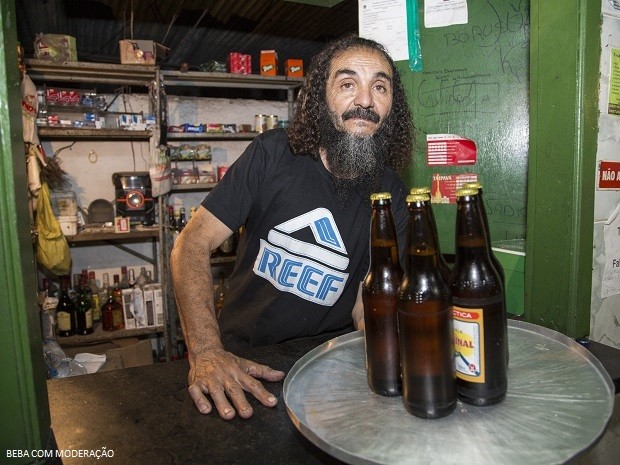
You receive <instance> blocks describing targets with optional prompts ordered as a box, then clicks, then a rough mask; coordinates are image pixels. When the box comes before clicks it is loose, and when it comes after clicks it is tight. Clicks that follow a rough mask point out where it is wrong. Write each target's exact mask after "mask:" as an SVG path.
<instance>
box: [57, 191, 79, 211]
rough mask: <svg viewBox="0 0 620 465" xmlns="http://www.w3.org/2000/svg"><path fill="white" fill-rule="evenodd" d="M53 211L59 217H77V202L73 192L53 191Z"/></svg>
mask: <svg viewBox="0 0 620 465" xmlns="http://www.w3.org/2000/svg"><path fill="white" fill-rule="evenodd" d="M52 211H53V212H54V215H56V216H57V217H61V216H76V215H77V200H76V198H75V192H73V191H53V192H52Z"/></svg>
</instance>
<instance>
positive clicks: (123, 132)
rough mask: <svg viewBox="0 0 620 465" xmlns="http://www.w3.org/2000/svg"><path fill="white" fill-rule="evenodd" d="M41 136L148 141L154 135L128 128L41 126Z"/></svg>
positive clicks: (49, 137)
mask: <svg viewBox="0 0 620 465" xmlns="http://www.w3.org/2000/svg"><path fill="white" fill-rule="evenodd" d="M38 133H39V137H40V138H42V139H56V140H73V139H84V140H97V139H101V140H105V139H113V140H144V141H147V140H149V138H150V137H151V136H152V135H153V131H129V130H127V129H110V128H102V129H94V128H70V127H50V126H47V127H46V126H40V127H39V128H38Z"/></svg>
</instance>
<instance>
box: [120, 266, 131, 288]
mask: <svg viewBox="0 0 620 465" xmlns="http://www.w3.org/2000/svg"><path fill="white" fill-rule="evenodd" d="M119 287H120V288H121V289H129V288H130V287H131V286H130V285H129V275H128V274H127V267H126V266H121V280H120V282H119Z"/></svg>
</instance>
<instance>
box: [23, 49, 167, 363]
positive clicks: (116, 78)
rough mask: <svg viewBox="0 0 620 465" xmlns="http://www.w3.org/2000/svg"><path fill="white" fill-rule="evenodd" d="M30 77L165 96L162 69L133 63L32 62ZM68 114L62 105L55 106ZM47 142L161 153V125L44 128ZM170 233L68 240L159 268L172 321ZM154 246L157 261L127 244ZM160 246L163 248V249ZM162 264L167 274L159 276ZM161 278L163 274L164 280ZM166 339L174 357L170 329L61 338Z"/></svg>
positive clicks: (66, 341) (70, 342) (87, 233)
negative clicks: (143, 146)
mask: <svg viewBox="0 0 620 465" xmlns="http://www.w3.org/2000/svg"><path fill="white" fill-rule="evenodd" d="M26 69H27V73H28V76H29V77H30V78H31V79H32V80H33V81H34V82H35V83H39V84H40V83H67V84H66V85H67V87H71V86H72V85H74V84H77V83H91V84H98V85H103V84H114V85H132V86H142V87H146V88H147V92H148V91H149V90H150V91H152V92H153V93H154V94H155V95H157V96H158V95H159V91H158V85H159V82H160V77H159V68H157V67H153V66H133V65H114V64H104V63H86V62H66V63H62V64H60V65H55V64H52V63H50V62H48V61H43V60H26ZM53 108H54V109H57V110H59V109H60V110H62V108H63V107H62V105H55V106H54V107H53ZM65 108H67V109H69V110H75V109H76V108H77V110H78V111H81V107H79V106H78V107H71V106H67V107H65ZM152 112H153V114H155V115H158V114H159V99H158V98H157V99H155V104H154V108H152ZM38 134H39V138H40V139H41V140H50V141H52V140H73V141H141V142H144V141H147V142H149V151H151V152H152V151H153V150H155V147H157V145H158V134H159V124H158V122H157V124H156V127H155V128H154V129H153V130H138V131H134V130H128V129H122V128H102V129H96V128H74V127H66V126H65V127H63V126H42V127H39V128H38ZM164 240H165V238H164V229H163V228H162V227H161V225H156V226H153V227H136V228H134V229H132V230H131V231H130V232H128V233H115V232H114V230H113V229H110V228H107V229H104V228H102V229H89V228H87V229H85V230H83V231H81V232H79V233H78V234H76V235H72V236H67V242H68V243H69V244H70V245H71V246H80V245H97V244H98V243H104V244H112V245H114V246H115V247H117V248H119V249H121V250H123V251H125V252H127V253H130V254H132V255H134V256H137V257H139V258H141V259H143V260H144V261H146V262H148V263H151V264H152V265H154V272H155V273H154V277H155V280H156V281H160V282H161V284H162V298H163V300H164V303H163V305H164V318H165V319H166V321H167V319H168V310H167V301H168V299H167V296H166V289H167V288H168V284H167V281H166V280H167V274H166V272H165V266H164V264H163V258H164V249H165V247H164ZM144 241H151V242H152V257H148V256H145V255H143V254H140V253H138V252H136V251H134V250H132V249H130V248H128V247H125V246H124V245H123V243H130V242H144ZM157 243H159V244H160V247H159V250H158V247H157ZM158 265H159V268H161V270H162V272H161V273H158ZM158 275H159V276H158ZM152 334H156V335H163V339H164V356H165V358H166V359H168V358H169V357H170V353H171V346H170V339H169V334H168V325H167V324H165V325H160V326H152V327H146V328H138V329H125V330H118V331H112V332H106V331H103V329H102V327H101V325H98V326H97V327H96V328H95V331H94V332H93V334H89V335H85V336H71V337H66V338H59V343H60V344H61V345H63V346H81V345H89V344H95V343H100V342H105V341H112V340H114V339H120V338H125V337H136V336H145V335H152Z"/></svg>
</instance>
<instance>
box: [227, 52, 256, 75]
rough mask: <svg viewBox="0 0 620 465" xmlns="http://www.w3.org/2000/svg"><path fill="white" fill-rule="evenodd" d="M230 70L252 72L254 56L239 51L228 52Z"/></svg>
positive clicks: (239, 72) (244, 72) (240, 72)
mask: <svg viewBox="0 0 620 465" xmlns="http://www.w3.org/2000/svg"><path fill="white" fill-rule="evenodd" d="M228 72H229V73H233V74H252V56H251V55H245V54H243V53H239V52H230V53H229V54H228Z"/></svg>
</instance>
